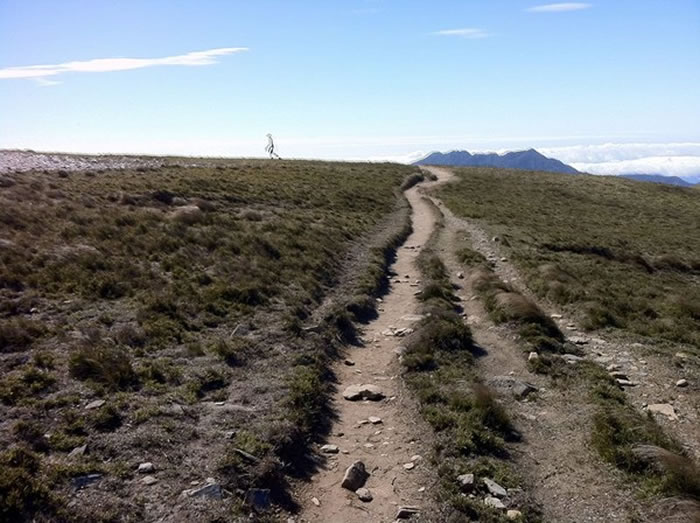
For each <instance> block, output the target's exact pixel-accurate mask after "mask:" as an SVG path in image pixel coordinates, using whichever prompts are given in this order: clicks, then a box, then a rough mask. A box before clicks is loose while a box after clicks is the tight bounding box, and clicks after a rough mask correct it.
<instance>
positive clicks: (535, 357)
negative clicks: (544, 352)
mask: <svg viewBox="0 0 700 523" xmlns="http://www.w3.org/2000/svg"><path fill="white" fill-rule="evenodd" d="M539 359H540V355H539V354H537V353H536V352H535V351H532V352H531V353H530V354H528V356H527V361H535V360H539Z"/></svg>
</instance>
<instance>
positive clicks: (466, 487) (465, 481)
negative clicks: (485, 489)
mask: <svg viewBox="0 0 700 523" xmlns="http://www.w3.org/2000/svg"><path fill="white" fill-rule="evenodd" d="M457 483H458V484H459V488H460V489H461V490H462V492H468V491H471V490H472V489H473V488H474V474H460V475H459V476H457Z"/></svg>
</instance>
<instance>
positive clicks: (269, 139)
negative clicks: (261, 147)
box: [265, 133, 281, 160]
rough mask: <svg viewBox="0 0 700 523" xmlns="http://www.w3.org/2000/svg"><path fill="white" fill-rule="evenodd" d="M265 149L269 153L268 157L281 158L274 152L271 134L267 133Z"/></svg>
mask: <svg viewBox="0 0 700 523" xmlns="http://www.w3.org/2000/svg"><path fill="white" fill-rule="evenodd" d="M265 151H266V152H267V153H268V154H269V155H270V159H277V160H281V158H280V155H279V154H277V153H276V152H275V142H274V141H272V135H271V134H270V133H267V147H265Z"/></svg>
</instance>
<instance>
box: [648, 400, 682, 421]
mask: <svg viewBox="0 0 700 523" xmlns="http://www.w3.org/2000/svg"><path fill="white" fill-rule="evenodd" d="M647 410H648V411H649V412H653V413H654V414H663V415H664V416H668V417H669V418H671V419H672V420H677V419H678V415H677V414H676V410H675V409H674V408H673V405H670V404H668V403H654V404H652V405H649V406H647Z"/></svg>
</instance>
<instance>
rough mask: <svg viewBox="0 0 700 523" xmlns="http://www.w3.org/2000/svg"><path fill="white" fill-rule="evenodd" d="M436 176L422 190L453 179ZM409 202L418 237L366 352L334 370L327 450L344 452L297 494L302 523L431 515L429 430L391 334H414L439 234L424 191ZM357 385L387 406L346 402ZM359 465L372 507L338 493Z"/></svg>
mask: <svg viewBox="0 0 700 523" xmlns="http://www.w3.org/2000/svg"><path fill="white" fill-rule="evenodd" d="M438 176H439V177H440V179H439V180H438V181H437V182H429V183H424V184H421V186H420V187H431V186H434V185H435V184H438V183H442V182H444V181H445V180H446V179H448V178H449V177H450V176H451V175H450V173H448V172H441V173H439V174H438ZM406 198H407V199H408V201H409V203H410V205H411V208H412V210H413V214H412V222H413V233H412V234H411V235H410V236H409V238H408V239H407V240H406V243H405V244H404V245H403V246H402V247H401V248H400V249H398V251H397V257H396V261H395V263H394V264H393V265H392V267H391V270H392V271H393V274H395V275H394V276H392V278H391V285H390V288H389V292H388V294H387V295H386V296H384V298H383V299H382V303H380V304H379V310H378V312H379V316H378V317H377V318H376V319H375V320H374V321H372V322H370V323H369V324H367V325H366V326H365V327H364V328H363V332H362V339H363V340H364V342H365V346H364V347H357V348H351V349H349V350H348V353H347V358H348V359H350V360H352V361H353V362H354V365H352V366H350V365H346V364H344V363H343V362H341V363H339V364H338V365H337V367H336V369H335V371H336V375H337V378H338V382H339V384H338V392H337V393H336V395H335V398H334V406H335V409H336V411H337V414H338V420H337V422H336V423H335V424H334V427H333V431H332V435H331V436H330V437H329V438H328V442H327V443H328V444H331V445H337V446H338V447H339V449H340V453H338V454H329V455H326V458H327V462H326V464H325V467H323V468H322V469H321V470H320V471H319V472H318V473H317V474H316V475H315V476H314V477H313V478H312V480H311V483H310V484H309V485H308V486H306V487H305V488H304V491H303V492H302V493H301V494H300V495H299V499H300V503H301V505H302V507H303V509H302V512H301V514H300V521H304V522H306V521H309V522H311V521H318V522H323V523H353V522H360V521H361V522H369V521H371V522H377V523H379V522H384V521H387V522H388V521H394V520H395V516H396V512H397V509H398V507H399V506H401V505H414V506H419V507H420V508H421V509H422V510H424V511H426V510H427V509H428V505H429V504H430V503H431V498H432V496H431V486H432V485H433V484H434V482H435V479H434V476H433V472H432V471H430V470H429V469H428V466H427V457H428V453H429V452H430V438H429V436H428V434H429V433H428V429H427V428H426V427H424V426H423V425H422V424H421V422H420V421H418V420H417V413H416V412H415V408H414V407H413V404H412V402H411V399H410V397H409V395H408V394H407V393H406V392H405V390H404V388H403V386H402V383H401V380H400V377H399V371H400V369H399V365H398V360H397V357H396V353H395V349H396V348H397V347H398V346H399V345H400V344H401V342H402V338H401V337H400V336H392V335H388V334H389V332H390V331H392V330H396V329H403V328H411V327H412V325H413V324H414V323H415V322H416V321H417V320H418V319H419V318H418V317H417V316H416V311H417V310H418V301H417V299H416V296H415V293H416V291H418V290H419V284H418V283H417V280H419V279H420V276H419V273H418V270H417V269H416V267H415V263H414V262H415V259H416V257H417V256H418V254H419V253H420V251H421V248H422V247H423V245H424V244H425V242H426V241H427V240H428V238H429V236H430V234H431V232H432V231H433V228H434V227H435V216H434V214H433V212H432V211H431V209H430V207H429V205H428V204H427V203H426V202H425V201H422V200H421V194H420V192H419V187H413V188H412V189H410V190H408V191H407V192H406ZM354 384H374V385H377V386H379V387H380V388H381V390H382V392H383V393H384V395H385V397H386V399H385V400H383V401H381V402H372V401H357V402H351V401H347V400H345V399H343V396H342V393H343V391H344V390H345V389H346V388H347V387H348V386H350V385H354ZM370 416H376V417H378V418H381V420H382V421H381V423H377V424H372V423H367V422H365V423H362V422H363V421H366V420H367V419H368V418H369V417H370ZM424 435H425V437H422V436H424ZM421 440H423V441H421ZM358 460H360V461H362V462H363V463H364V464H365V466H366V468H367V472H369V473H370V476H369V478H368V479H367V483H366V484H365V487H366V488H368V489H369V490H370V492H371V493H372V496H373V500H372V501H371V502H369V503H365V502H362V501H360V500H359V499H358V497H357V495H356V494H354V493H353V492H350V491H349V490H346V489H344V488H342V487H341V486H340V484H341V482H342V479H343V474H344V473H345V470H346V469H347V468H348V467H349V466H350V465H351V464H352V463H353V462H355V461H358ZM408 463H413V468H411V469H410V470H408V469H407V468H406V467H404V465H406V464H408ZM409 467H410V466H409Z"/></svg>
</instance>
